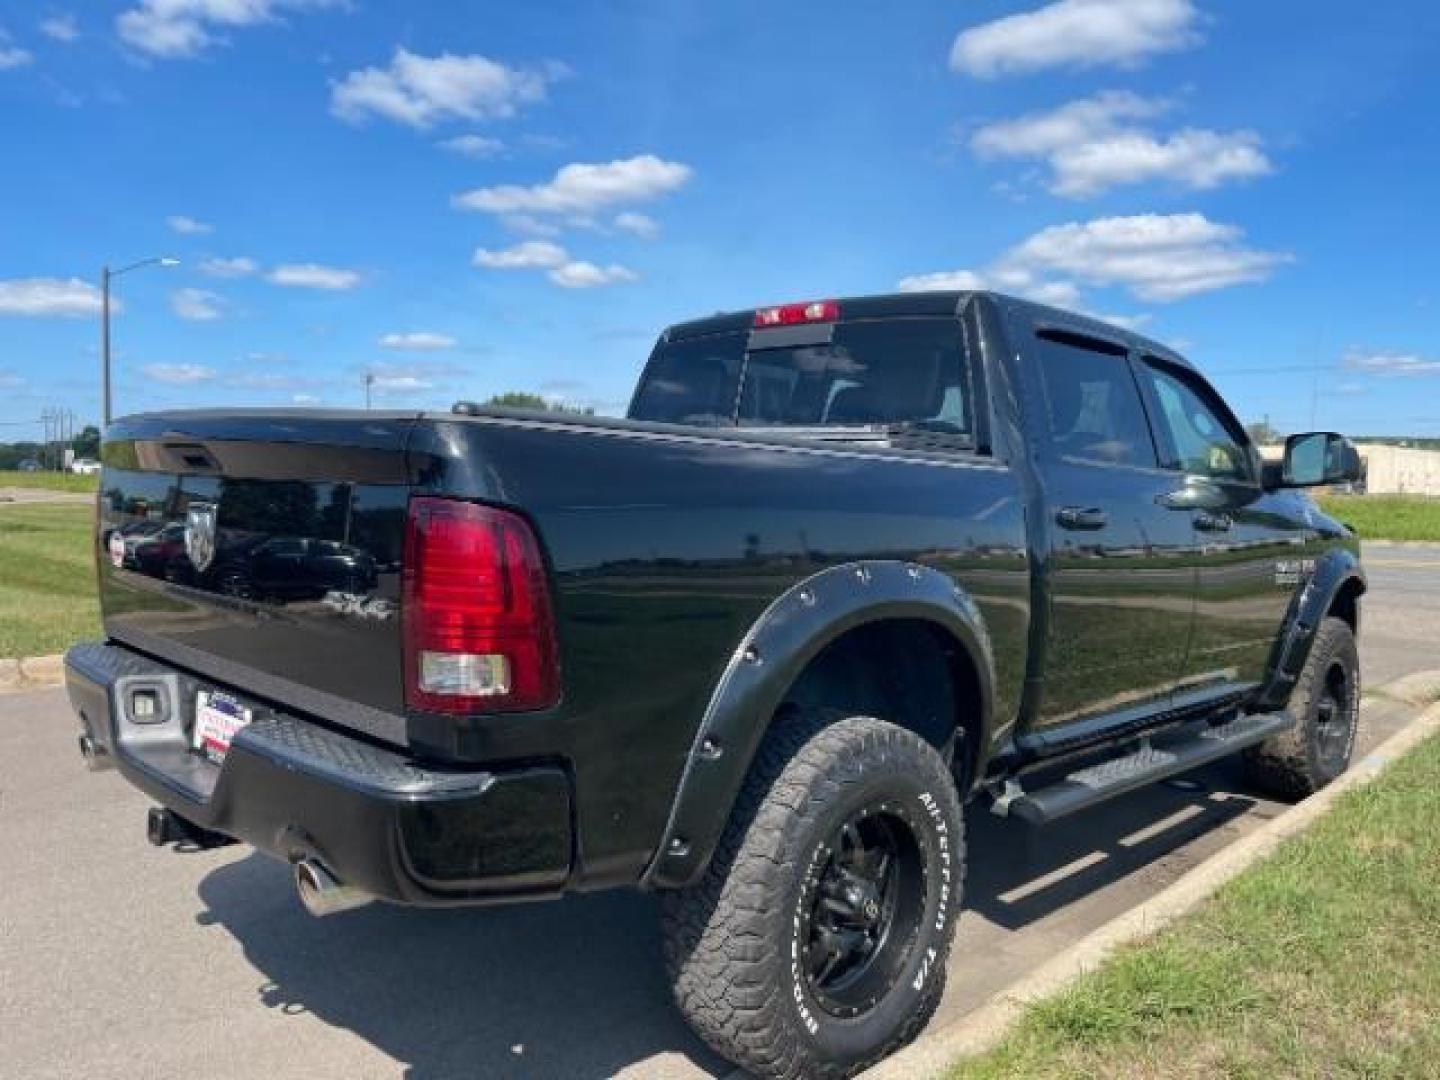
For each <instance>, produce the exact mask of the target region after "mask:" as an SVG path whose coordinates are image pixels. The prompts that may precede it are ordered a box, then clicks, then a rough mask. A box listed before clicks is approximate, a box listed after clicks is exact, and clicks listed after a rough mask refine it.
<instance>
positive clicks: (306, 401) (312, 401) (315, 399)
mask: <svg viewBox="0 0 1440 1080" xmlns="http://www.w3.org/2000/svg"><path fill="white" fill-rule="evenodd" d="M290 400H291V401H292V402H294V403H295V404H296V405H318V404H319V403H320V398H319V395H317V394H295V395H294V396H293V397H291V398H290Z"/></svg>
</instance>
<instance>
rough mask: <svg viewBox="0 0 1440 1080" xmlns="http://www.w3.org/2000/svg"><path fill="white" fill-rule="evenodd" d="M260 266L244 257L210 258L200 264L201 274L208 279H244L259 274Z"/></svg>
mask: <svg viewBox="0 0 1440 1080" xmlns="http://www.w3.org/2000/svg"><path fill="white" fill-rule="evenodd" d="M259 271H260V264H259V263H257V262H256V261H255V260H254V259H251V258H247V257H246V256H244V255H237V256H236V257H235V258H233V259H222V258H210V259H204V260H202V261H201V263H200V272H201V273H202V274H205V275H206V276H208V277H216V278H242V277H249V276H250V275H252V274H256V273H259Z"/></svg>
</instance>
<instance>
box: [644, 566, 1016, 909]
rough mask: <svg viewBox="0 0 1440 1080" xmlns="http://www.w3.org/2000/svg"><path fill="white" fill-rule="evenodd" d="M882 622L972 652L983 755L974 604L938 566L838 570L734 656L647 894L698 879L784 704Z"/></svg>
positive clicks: (702, 728)
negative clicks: (925, 627) (845, 639)
mask: <svg viewBox="0 0 1440 1080" xmlns="http://www.w3.org/2000/svg"><path fill="white" fill-rule="evenodd" d="M883 619H918V620H925V621H929V622H932V623H934V624H936V625H938V626H939V627H941V628H943V629H944V630H946V631H948V632H949V633H950V634H951V635H952V636H953V637H954V638H955V639H956V640H957V641H958V642H959V644H960V646H961V647H962V648H964V649H965V650H966V652H967V653H968V655H969V658H970V660H971V662H972V663H973V665H974V668H975V671H976V673H977V676H978V681H979V684H980V686H979V689H980V695H981V701H982V708H981V716H980V717H978V718H977V721H976V724H975V728H976V730H975V731H973V732H970V733H969V736H970V737H973V738H975V739H977V740H978V741H977V743H976V748H977V752H978V753H980V754H982V755H983V754H984V751H985V747H986V745H987V740H988V736H989V730H990V724H991V715H992V695H993V687H994V682H995V665H994V656H993V650H992V646H991V642H990V635H989V633H988V631H987V630H986V628H985V622H984V619H983V618H982V616H981V612H980V608H979V606H978V605H977V604H976V603H975V600H974V599H973V598H972V597H971V596H970V594H969V593H968V592H967V591H966V590H965V589H964V588H963V587H962V586H960V585H959V584H958V583H957V582H956V581H955V580H954V579H953V578H951V577H949V576H948V575H946V574H943V573H941V572H940V571H938V570H935V569H934V568H932V567H929V566H922V565H919V564H916V563H908V562H900V561H889V560H875V561H871V560H866V561H864V562H851V563H843V564H841V565H838V566H832V567H830V568H828V569H826V570H822V571H821V572H819V573H817V574H815V575H813V576H811V577H809V578H806V579H805V580H803V581H801V582H799V583H798V584H796V585H794V586H792V587H791V588H790V589H788V590H787V591H786V592H784V593H783V594H781V595H780V596H779V597H778V598H777V599H776V600H775V601H774V602H773V603H771V604H770V606H769V607H768V608H766V609H765V611H764V613H763V614H761V616H760V617H759V618H758V619H757V620H756V621H755V623H754V624H753V625H752V626H751V627H750V629H749V631H748V632H747V633H746V635H745V637H744V639H743V640H742V641H741V642H740V644H739V646H738V647H737V648H736V649H735V652H734V654H733V655H732V657H731V659H730V662H729V664H728V665H727V666H726V668H725V672H724V674H723V675H722V676H721V678H720V681H719V683H718V684H717V686H716V688H715V690H714V692H713V694H712V695H711V697H710V701H709V704H708V705H707V707H706V709H705V713H704V716H703V717H702V719H701V721H700V725H699V727H698V729H697V731H696V733H695V738H694V740H693V742H692V744H691V747H690V754H689V757H688V758H687V760H686V762H685V770H684V773H683V775H682V776H681V779H680V783H679V786H678V788H677V790H676V793H675V795H674V798H673V799H672V801H671V806H670V817H669V820H668V822H667V823H666V827H665V832H664V834H663V835H662V837H661V838H660V843H659V845H658V846H657V848H656V851H655V855H654V857H653V858H652V860H651V863H650V865H649V867H647V868H646V871H645V874H644V875H643V877H642V879H641V883H642V884H643V885H644V886H646V887H652V888H681V887H684V886H686V885H690V884H693V883H694V882H695V881H696V880H697V879H698V878H699V876H700V875H701V874H702V873H703V872H704V870H705V867H706V866H707V865H708V863H709V861H710V857H711V855H712V854H713V852H714V850H715V846H716V845H717V844H718V843H719V840H720V836H721V834H722V833H723V832H724V829H725V825H726V822H727V821H728V820H729V817H730V812H731V809H732V807H733V806H734V805H735V800H736V798H737V796H738V795H739V793H740V787H741V785H742V784H743V783H744V780H745V774H746V772H747V771H748V770H749V768H750V763H751V761H752V760H753V759H754V756H755V752H756V750H757V749H758V748H759V745H760V741H761V739H762V738H764V735H765V732H766V730H767V729H768V728H769V725H770V721H771V719H772V717H773V716H774V715H775V712H776V710H777V709H778V708H779V706H780V704H781V702H782V701H784V698H785V694H786V693H787V692H788V691H789V690H790V688H791V686H792V685H794V682H795V680H796V679H797V678H798V677H799V675H800V673H801V672H802V671H803V670H804V669H805V666H806V665H807V664H808V663H809V662H810V661H811V660H813V659H814V658H815V657H816V656H818V655H819V654H820V652H821V651H822V650H823V649H824V648H825V647H826V646H827V645H829V644H830V643H831V642H833V641H835V640H836V639H837V638H839V637H840V636H841V635H842V634H844V633H846V632H847V631H850V630H853V629H855V628H856V627H858V626H862V625H864V624H866V623H871V622H877V621H880V620H883ZM982 767H983V763H982Z"/></svg>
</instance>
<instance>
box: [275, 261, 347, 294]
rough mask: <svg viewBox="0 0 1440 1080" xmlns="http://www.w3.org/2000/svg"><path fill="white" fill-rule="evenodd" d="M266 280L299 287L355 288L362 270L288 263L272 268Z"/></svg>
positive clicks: (315, 264)
mask: <svg viewBox="0 0 1440 1080" xmlns="http://www.w3.org/2000/svg"><path fill="white" fill-rule="evenodd" d="M265 280H266V281H268V282H270V284H272V285H286V286H289V287H291V288H297V289H330V290H340V289H353V288H354V287H355V286H356V285H359V284H360V272H359V271H358V270H344V269H341V268H340V267H336V266H321V265H320V264H319V263H287V264H285V265H282V266H277V267H275V269H273V270H271V271H270V272H269V273H268V274H266V275H265Z"/></svg>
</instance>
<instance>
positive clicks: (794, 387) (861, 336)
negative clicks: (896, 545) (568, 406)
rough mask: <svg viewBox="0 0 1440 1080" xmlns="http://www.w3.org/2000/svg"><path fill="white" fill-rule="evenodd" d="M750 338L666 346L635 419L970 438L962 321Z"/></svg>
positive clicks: (899, 322)
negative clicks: (915, 430) (782, 342)
mask: <svg viewBox="0 0 1440 1080" xmlns="http://www.w3.org/2000/svg"><path fill="white" fill-rule="evenodd" d="M747 339H748V335H744V334H725V335H717V336H715V337H711V338H701V339H697V340H693V341H683V342H678V343H676V344H674V345H670V346H666V347H665V348H663V349H662V350H661V351H660V352H658V353H657V354H656V356H655V357H654V359H653V360H652V361H651V363H650V367H649V369H648V371H647V373H646V376H645V380H644V383H643V384H642V385H641V387H640V391H639V393H638V394H637V395H636V398H635V404H634V407H633V408H632V409H631V416H632V417H633V418H634V419H637V420H656V421H663V422H668V423H677V424H727V425H728V424H739V425H741V426H743V427H814V426H835V427H847V426H848V427H854V426H869V425H889V424H904V423H923V424H924V425H925V426H926V427H928V428H931V429H933V430H937V431H946V432H953V433H955V434H964V435H968V434H970V433H971V426H970V419H969V417H970V408H969V402H968V400H967V397H968V395H967V382H966V379H965V370H964V363H963V359H962V353H961V349H960V329H959V326H958V324H957V323H956V322H955V321H954V320H953V319H892V320H885V321H876V322H856V323H841V324H839V325H837V326H836V328H835V333H834V336H833V338H832V340H831V341H830V342H829V343H828V344H823V345H796V346H790V347H786V348H778V349H765V348H760V349H752V350H751V351H750V352H749V353H748V354H746V353H744V352H743V349H744V346H745V342H746V341H747Z"/></svg>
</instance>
